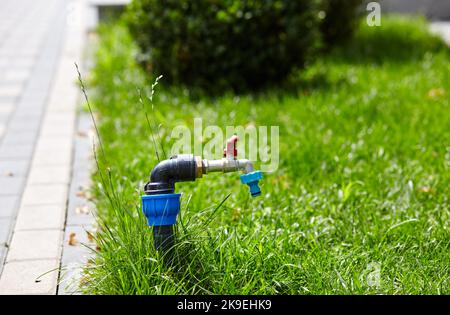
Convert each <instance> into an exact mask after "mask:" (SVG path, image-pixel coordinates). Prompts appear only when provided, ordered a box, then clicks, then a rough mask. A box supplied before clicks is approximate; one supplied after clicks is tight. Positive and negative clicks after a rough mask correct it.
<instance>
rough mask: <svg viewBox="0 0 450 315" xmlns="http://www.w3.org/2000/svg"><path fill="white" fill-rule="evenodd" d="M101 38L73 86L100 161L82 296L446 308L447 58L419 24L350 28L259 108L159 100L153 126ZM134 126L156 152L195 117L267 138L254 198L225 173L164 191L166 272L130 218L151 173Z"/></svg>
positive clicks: (129, 44) (115, 44)
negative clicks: (177, 209) (90, 116)
mask: <svg viewBox="0 0 450 315" xmlns="http://www.w3.org/2000/svg"><path fill="white" fill-rule="evenodd" d="M99 38H100V40H99V43H98V48H97V53H96V58H95V62H96V64H95V66H94V69H93V70H92V73H91V76H90V77H89V79H88V80H86V81H87V90H88V94H89V97H90V101H91V105H92V109H93V111H94V112H95V115H96V120H97V124H98V127H99V131H100V135H101V143H102V148H103V149H102V148H100V147H99V146H97V148H96V152H97V154H96V156H97V162H98V166H99V171H97V172H96V173H95V174H93V179H94V182H95V185H94V187H93V198H94V200H95V202H96V205H97V208H98V221H99V225H100V229H99V231H98V233H97V235H96V239H97V243H98V250H97V254H96V257H95V259H93V261H91V262H90V264H89V265H88V266H87V267H86V269H85V272H86V276H85V281H84V290H85V292H87V293H91V294H181V293H194V294H210V293H213V294H379V293H380V294H450V270H449V266H450V251H449V247H450V246H449V245H450V235H449V222H450V220H449V219H450V216H449V209H450V200H449V196H450V189H449V187H450V128H449V127H450V102H449V95H450V54H449V50H448V49H447V48H446V47H445V46H444V45H443V44H442V42H441V41H440V40H439V39H437V38H435V37H433V36H431V35H430V34H428V32H427V26H426V23H425V22H424V21H423V20H421V19H407V18H402V17H391V18H385V17H383V25H382V27H373V28H370V27H367V26H365V25H364V23H362V24H361V26H360V27H359V29H358V31H357V34H356V37H355V39H354V40H352V41H351V42H350V43H349V44H348V45H347V46H345V47H343V48H340V49H335V50H333V51H331V52H329V53H327V54H324V55H322V56H320V57H318V58H317V61H316V62H314V63H313V64H311V65H309V67H308V70H307V71H303V72H296V73H294V74H293V75H292V76H291V78H289V80H288V81H287V82H286V83H283V84H280V86H278V87H274V88H272V89H269V90H265V91H261V92H259V93H254V94H246V95H240V96H237V95H233V94H232V93H225V95H222V96H219V97H214V98H212V97H206V96H198V95H192V93H190V91H189V90H187V89H183V88H168V87H163V86H162V85H158V86H157V87H156V90H155V94H154V97H153V105H154V107H153V110H152V109H151V107H152V106H151V104H150V102H149V101H148V100H145V97H144V106H143V104H142V103H141V102H140V101H139V92H138V90H139V89H142V93H143V94H146V95H150V94H151V91H150V86H151V83H152V82H153V81H154V79H155V78H149V77H147V76H146V75H145V73H144V72H143V70H142V68H141V67H139V66H138V64H137V62H136V59H138V58H139V53H138V50H137V47H136V46H135V44H134V43H133V40H132V39H131V37H130V35H129V34H128V32H127V30H126V28H125V27H124V26H122V25H121V24H120V23H117V24H115V25H107V26H103V27H102V28H100V30H99ZM163 75H164V74H163ZM161 81H162V82H163V81H164V77H163V78H162V79H161ZM145 111H147V112H148V114H149V117H150V119H151V120H152V121H153V120H155V122H156V124H160V128H159V138H161V141H162V145H163V146H164V148H165V151H169V149H170V146H171V143H173V139H172V140H171V139H170V134H171V131H172V129H173V128H174V127H175V126H177V125H186V126H189V127H190V128H193V120H194V118H195V117H201V118H203V124H204V126H206V125H218V126H220V127H223V128H225V126H227V125H230V124H231V125H243V126H245V125H248V124H254V125H255V126H259V125H265V126H279V128H280V165H279V167H278V169H277V170H276V171H275V172H273V173H267V174H265V177H264V180H263V181H262V185H261V189H262V196H261V197H259V198H254V199H253V198H251V197H250V196H249V194H248V191H247V187H245V186H244V185H242V184H240V183H239V176H238V175H237V174H235V173H231V174H226V175H220V174H212V175H207V176H205V177H204V178H202V179H201V180H197V181H196V182H195V183H179V184H177V191H178V192H182V193H183V196H182V209H181V216H179V217H178V220H179V221H178V222H179V224H178V225H177V245H176V248H175V252H176V262H175V263H174V264H173V265H171V266H168V265H166V264H164V262H163V260H162V259H161V257H160V256H159V255H158V253H157V252H155V250H154V248H153V242H152V233H151V230H150V228H149V227H148V226H147V224H146V220H145V217H144V216H143V214H142V213H141V209H140V196H141V195H142V194H143V185H144V184H145V182H146V181H147V180H148V176H149V172H150V171H151V169H152V168H153V166H154V165H156V163H157V159H156V155H155V151H154V146H153V142H152V137H151V131H150V129H149V126H148V124H147V121H146V117H145ZM157 138H158V137H157ZM160 153H161V154H162V150H161V149H160ZM217 158H220V156H218V157H217ZM257 165H258V164H257ZM228 194H230V197H229V198H228V199H227V200H226V201H225V202H224V203H223V205H222V206H221V207H218V205H219V204H220V203H221V202H222V201H223V200H224V199H225V198H226V196H227V195H228Z"/></svg>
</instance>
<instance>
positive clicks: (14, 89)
mask: <svg viewBox="0 0 450 315" xmlns="http://www.w3.org/2000/svg"><path fill="white" fill-rule="evenodd" d="M21 91H22V86H21V85H11V86H8V85H7V86H4V85H0V97H11V98H16V97H17V96H19V95H20V92H21Z"/></svg>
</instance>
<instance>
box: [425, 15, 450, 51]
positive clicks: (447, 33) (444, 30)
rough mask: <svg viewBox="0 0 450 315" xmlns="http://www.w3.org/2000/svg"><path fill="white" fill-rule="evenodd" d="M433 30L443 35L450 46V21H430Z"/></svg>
mask: <svg viewBox="0 0 450 315" xmlns="http://www.w3.org/2000/svg"><path fill="white" fill-rule="evenodd" d="M430 30H431V32H433V33H435V34H437V35H439V36H442V38H443V39H444V40H445V42H446V43H447V45H449V46H450V22H448V21H447V22H444V21H442V22H432V23H430Z"/></svg>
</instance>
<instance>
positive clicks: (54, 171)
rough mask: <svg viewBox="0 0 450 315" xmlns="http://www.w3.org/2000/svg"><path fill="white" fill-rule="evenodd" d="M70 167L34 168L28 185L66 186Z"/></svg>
mask: <svg viewBox="0 0 450 315" xmlns="http://www.w3.org/2000/svg"><path fill="white" fill-rule="evenodd" d="M69 178H70V166H69V165H66V166H35V167H33V169H32V170H31V172H30V175H29V178H28V182H29V183H30V184H68V183H69Z"/></svg>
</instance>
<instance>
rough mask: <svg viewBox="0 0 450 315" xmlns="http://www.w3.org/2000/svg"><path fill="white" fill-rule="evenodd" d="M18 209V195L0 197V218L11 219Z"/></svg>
mask: <svg viewBox="0 0 450 315" xmlns="http://www.w3.org/2000/svg"><path fill="white" fill-rule="evenodd" d="M18 208H19V195H16V196H2V195H0V218H4V217H13V216H15V215H16V213H17V209H18Z"/></svg>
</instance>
